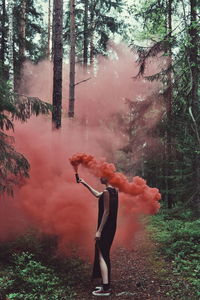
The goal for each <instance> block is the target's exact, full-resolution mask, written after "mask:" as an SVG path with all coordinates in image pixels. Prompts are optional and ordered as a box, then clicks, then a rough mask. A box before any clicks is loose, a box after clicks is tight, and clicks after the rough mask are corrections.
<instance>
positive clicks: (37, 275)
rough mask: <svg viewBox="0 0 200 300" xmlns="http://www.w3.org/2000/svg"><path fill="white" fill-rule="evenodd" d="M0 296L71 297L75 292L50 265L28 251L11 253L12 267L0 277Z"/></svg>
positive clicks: (35, 298)
mask: <svg viewBox="0 0 200 300" xmlns="http://www.w3.org/2000/svg"><path fill="white" fill-rule="evenodd" d="M0 290H1V296H2V298H3V297H6V296H7V298H8V299H24V300H26V299H28V300H32V299H33V300H43V299H44V300H47V299H49V300H51V299H52V300H56V299H59V300H60V299H73V297H74V296H75V293H74V292H72V290H71V288H70V287H69V286H67V285H66V283H64V282H63V281H62V279H61V278H59V276H58V275H57V274H56V273H55V272H54V270H52V269H51V268H50V267H47V266H45V265H43V264H42V263H41V262H40V261H38V260H36V259H35V257H34V255H33V254H31V253H29V252H22V253H20V254H13V267H12V268H10V269H9V270H8V272H7V274H5V275H3V276H2V277H1V278H0Z"/></svg>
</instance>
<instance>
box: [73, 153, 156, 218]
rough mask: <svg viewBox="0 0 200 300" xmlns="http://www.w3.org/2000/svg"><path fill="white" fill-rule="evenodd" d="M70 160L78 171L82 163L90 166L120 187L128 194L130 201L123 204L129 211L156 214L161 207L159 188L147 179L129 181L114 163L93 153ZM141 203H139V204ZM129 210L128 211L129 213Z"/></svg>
mask: <svg viewBox="0 0 200 300" xmlns="http://www.w3.org/2000/svg"><path fill="white" fill-rule="evenodd" d="M70 162H71V164H72V166H73V167H74V169H75V171H76V172H77V170H78V166H79V165H80V164H81V165H83V166H84V167H86V168H88V169H89V170H90V171H91V172H92V173H93V174H94V175H95V176H98V177H106V178H108V181H109V183H110V184H111V185H112V186H114V187H116V188H118V189H119V191H120V192H123V193H124V194H128V195H129V196H131V197H129V201H127V198H126V200H125V201H124V203H123V205H125V207H128V211H130V212H131V211H134V210H135V209H137V210H138V208H139V209H140V213H145V214H155V213H157V212H158V210H159V208H160V204H159V202H158V201H159V200H160V198H161V195H160V193H159V191H158V189H157V188H150V187H149V186H148V185H147V184H146V181H145V180H144V179H142V178H140V177H138V176H136V177H133V179H132V182H129V181H128V179H127V178H126V176H125V175H123V174H122V173H119V172H116V168H115V166H114V164H109V163H107V162H106V161H104V160H103V159H102V160H99V161H97V160H96V159H95V158H94V157H93V156H92V155H87V154H84V153H78V154H75V155H73V156H72V157H71V158H70ZM137 203H139V205H138V204H137ZM128 211H127V213H128Z"/></svg>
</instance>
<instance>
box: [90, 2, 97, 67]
mask: <svg viewBox="0 0 200 300" xmlns="http://www.w3.org/2000/svg"><path fill="white" fill-rule="evenodd" d="M95 6H96V3H95V2H94V3H91V7H90V65H91V66H92V65H93V62H94V9H95Z"/></svg>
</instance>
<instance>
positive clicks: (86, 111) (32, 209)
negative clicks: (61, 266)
mask: <svg viewBox="0 0 200 300" xmlns="http://www.w3.org/2000/svg"><path fill="white" fill-rule="evenodd" d="M115 51H116V53H117V58H116V59H104V58H100V57H99V58H98V60H99V69H98V70H97V74H95V75H94V74H92V72H90V71H88V74H87V76H86V75H85V73H83V72H82V70H81V68H80V67H78V66H77V70H76V74H77V80H76V81H77V82H79V81H81V80H83V79H85V77H92V78H91V79H90V80H88V81H87V82H85V83H82V84H80V85H77V86H76V101H75V116H76V119H75V120H73V122H70V120H68V119H67V118H66V117H65V116H66V115H67V113H66V107H67V95H68V90H67V87H68V81H67V80H68V78H67V76H68V73H69V72H68V71H69V70H68V67H66V66H65V67H64V72H63V74H64V78H63V122H62V128H61V130H59V131H55V132H52V124H51V117H50V116H47V117H37V118H36V117H33V118H31V119H30V120H29V121H28V122H27V123H26V124H20V123H16V124H15V141H16V144H15V145H16V148H17V151H19V152H21V153H23V154H24V155H25V156H26V157H27V159H28V160H29V162H30V165H31V170H30V179H28V180H27V182H26V184H25V185H24V186H23V187H22V188H20V189H18V190H17V191H15V198H14V199H10V200H9V199H4V200H3V199H0V200H1V202H0V203H1V209H0V211H1V212H3V213H2V214H3V217H2V218H1V219H0V239H5V238H6V237H10V236H13V235H14V234H16V233H17V232H22V231H23V230H25V228H27V227H28V226H36V227H37V228H38V229H39V230H40V231H42V232H45V233H48V234H52V235H56V236H57V237H58V239H59V248H60V249H62V250H63V251H65V252H69V250H70V248H71V246H76V248H77V247H78V251H79V253H80V254H81V255H84V254H87V255H88V253H90V254H91V253H92V251H91V249H93V237H94V234H95V230H96V222H97V201H96V199H94V197H93V196H92V195H90V193H89V192H88V191H87V190H86V189H84V187H83V186H82V185H80V184H77V183H76V181H75V178H74V174H73V172H72V169H71V165H70V163H69V161H68V158H69V157H72V155H73V153H76V152H80V153H83V152H86V153H92V155H94V156H95V157H106V159H107V160H109V161H114V159H115V154H116V152H117V150H118V149H119V148H121V147H123V146H124V144H125V143H126V141H127V136H126V135H125V134H124V133H123V134H122V133H121V124H119V125H118V127H117V128H115V130H113V123H112V122H113V118H112V117H113V115H115V114H123V113H127V106H126V104H125V101H124V99H125V98H128V99H131V100H132V101H134V100H136V99H137V98H138V97H139V98H140V101H145V99H146V98H147V97H148V96H149V95H150V94H151V93H152V90H154V89H155V88H156V87H155V85H154V84H152V83H149V82H146V81H144V80H142V79H138V80H136V81H133V79H132V77H133V75H135V74H137V72H138V69H137V66H136V64H135V63H134V57H133V54H132V53H131V51H130V50H129V49H128V48H127V47H124V46H119V47H116V49H115ZM83 74H84V75H83ZM21 92H22V94H26V95H31V96H36V97H39V98H40V99H42V100H45V101H48V102H51V95H52V65H51V63H50V62H47V61H45V62H41V63H39V64H37V65H35V64H31V63H30V62H27V63H26V65H25V69H24V78H23V86H22V91H21ZM154 100H155V103H156V104H157V105H153V106H152V107H150V108H149V110H148V111H147V112H146V115H145V116H146V118H142V119H143V122H145V127H146V128H149V129H151V128H152V127H154V126H155V124H156V122H157V121H158V120H159V119H160V111H161V109H163V108H162V105H160V103H157V102H156V99H154ZM155 108H156V109H155ZM152 113H153V117H151V114H152ZM144 119H145V120H144ZM152 120H153V121H152ZM138 127H139V124H138ZM140 134H141V132H139V131H138V135H136V136H135V137H134V142H135V144H134V147H135V148H136V147H137V144H139V145H141V142H140V141H141V139H140V136H139V135H140ZM145 134H146V133H145ZM142 138H143V139H144V140H145V141H147V140H149V136H148V135H147V134H146V135H144V132H142ZM134 155H135V153H133V159H135V160H136V161H138V159H139V157H138V156H134ZM79 158H80V159H81V160H80V161H77V163H78V164H79V163H81V164H83V165H84V166H85V167H87V168H82V169H81V177H83V178H84V179H85V180H86V181H88V182H89V183H90V184H91V185H92V186H94V187H95V188H97V189H100V190H102V189H103V187H102V186H101V185H97V181H96V178H95V177H94V176H92V175H91V174H90V172H88V170H90V171H91V170H92V173H93V175H95V176H97V177H100V176H102V175H104V176H106V177H109V180H110V183H111V184H112V185H114V186H116V187H118V188H119V190H120V191H121V193H120V207H119V219H118V230H117V232H118V235H117V237H116V242H117V243H118V244H120V245H127V246H128V245H129V244H130V242H131V241H132V239H133V237H134V234H135V231H136V230H137V228H138V218H139V216H140V215H142V214H153V213H155V212H157V211H158V209H159V202H158V200H159V198H160V194H159V192H158V190H157V189H153V188H150V187H148V186H147V185H146V183H145V181H144V180H143V179H142V178H139V177H134V178H133V180H132V181H131V182H129V181H128V180H127V178H126V177H125V176H124V175H123V174H120V173H118V172H116V170H115V166H114V165H113V164H108V163H106V162H105V161H103V160H100V161H96V160H95V159H94V157H93V156H85V158H87V159H88V161H87V163H86V161H85V160H83V157H82V156H80V157H79ZM74 167H78V165H77V166H75V165H74Z"/></svg>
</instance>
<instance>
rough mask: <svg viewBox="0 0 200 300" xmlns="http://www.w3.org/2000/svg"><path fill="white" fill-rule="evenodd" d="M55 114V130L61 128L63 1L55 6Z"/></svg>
mask: <svg viewBox="0 0 200 300" xmlns="http://www.w3.org/2000/svg"><path fill="white" fill-rule="evenodd" d="M53 32H54V34H53V51H54V52H53V112H52V121H53V125H54V126H55V128H57V129H58V128H60V127H61V112H62V60H63V0H54V6H53Z"/></svg>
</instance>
